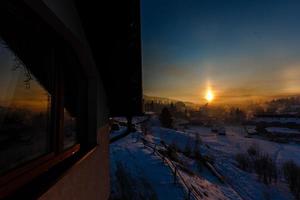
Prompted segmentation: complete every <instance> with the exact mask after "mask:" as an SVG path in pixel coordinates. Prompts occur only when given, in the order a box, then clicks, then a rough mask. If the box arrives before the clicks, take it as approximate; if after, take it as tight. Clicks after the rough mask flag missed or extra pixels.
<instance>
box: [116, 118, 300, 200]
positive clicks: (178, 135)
mask: <svg viewBox="0 0 300 200" xmlns="http://www.w3.org/2000/svg"><path fill="white" fill-rule="evenodd" d="M148 126H149V127H151V128H150V129H149V130H148V135H147V136H146V139H147V140H148V141H150V142H153V143H155V144H157V145H159V144H160V142H161V141H164V142H165V143H166V144H167V145H170V144H175V145H176V146H177V147H178V148H179V149H180V150H184V148H185V147H186V145H188V144H189V145H190V146H191V147H192V148H193V147H194V145H195V138H196V135H199V136H200V138H201V140H202V145H201V147H200V152H201V154H202V155H208V156H210V157H211V158H213V160H214V162H213V167H214V169H215V170H216V171H217V172H218V173H219V174H221V176H223V177H224V180H225V182H221V181H220V180H219V179H218V178H217V177H216V175H215V174H214V173H212V172H211V170H209V169H208V168H206V167H204V168H203V169H202V170H201V171H198V170H197V163H196V162H195V160H193V159H190V158H187V157H185V156H184V155H181V154H180V159H183V160H184V161H185V163H186V166H187V167H188V169H190V170H191V171H192V172H193V173H194V175H191V174H187V173H186V172H185V171H182V170H178V176H181V179H179V180H181V181H179V182H180V184H177V185H174V184H173V178H174V177H173V174H172V173H173V172H172V170H171V169H170V166H167V164H166V163H164V162H163V161H162V160H161V158H160V157H159V156H157V155H156V154H154V153H153V151H152V150H151V149H148V148H145V147H144V146H143V144H142V143H141V142H140V141H138V142H136V141H137V140H136V139H135V138H136V136H137V134H138V135H139V134H140V133H135V134H133V135H131V136H127V137H125V139H122V140H120V141H118V142H116V143H115V144H112V145H111V154H110V155H111V166H112V174H113V173H114V172H115V170H116V167H115V166H116V163H117V162H122V163H123V164H124V166H125V167H126V169H127V170H128V172H130V174H132V176H133V177H134V179H136V180H137V182H139V181H138V180H141V179H145V180H147V181H148V182H149V184H150V185H151V187H152V188H153V191H155V193H156V195H157V197H158V199H183V197H186V195H187V194H186V193H187V192H186V187H185V185H184V184H183V183H182V182H186V183H188V185H189V188H193V191H192V193H193V195H196V197H197V195H198V197H199V198H200V197H201V198H200V199H244V200H261V199H275V200H277V199H278V200H279V199H282V200H290V199H293V196H292V195H291V193H290V191H289V189H288V186H287V184H286V182H285V181H284V180H283V178H282V175H280V176H279V181H278V182H277V183H272V184H270V185H265V184H263V183H261V182H260V181H259V180H258V178H257V177H256V175H255V174H254V173H249V172H245V171H242V170H241V169H239V168H238V167H237V163H236V161H235V159H234V158H235V155H236V154H237V153H244V152H246V151H247V149H248V147H249V146H251V145H256V146H257V147H258V148H259V149H260V150H261V152H264V153H268V154H269V155H270V156H271V157H272V158H273V159H274V160H275V162H276V164H277V166H278V168H280V167H281V166H282V164H283V163H284V162H285V161H288V160H294V161H295V162H296V163H297V164H298V165H300V145H299V144H291V143H290V144H288V143H287V144H282V143H276V142H272V141H268V140H264V139H262V138H259V137H252V138H249V137H246V136H247V135H248V134H247V132H246V129H245V128H244V127H241V126H225V127H224V128H225V130H226V136H222V135H218V134H216V133H213V132H211V129H210V128H207V127H202V126H189V127H188V129H183V130H182V131H176V130H173V129H167V128H162V127H160V126H159V121H158V119H157V116H153V117H152V119H151V120H150V121H149V122H148ZM246 128H247V130H248V131H249V129H250V130H251V128H252V129H253V127H246ZM269 130H270V131H274V130H276V131H278V130H280V131H282V132H284V131H290V130H287V129H282V128H277V127H270V129H269ZM112 177H113V175H112ZM114 182H115V181H114Z"/></svg>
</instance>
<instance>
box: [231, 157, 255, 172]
mask: <svg viewBox="0 0 300 200" xmlns="http://www.w3.org/2000/svg"><path fill="white" fill-rule="evenodd" d="M235 160H236V161H237V163H238V167H239V168H240V169H242V170H244V171H250V169H251V165H250V160H249V158H248V155H247V154H244V153H239V154H236V156H235Z"/></svg>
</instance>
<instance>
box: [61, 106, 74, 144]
mask: <svg viewBox="0 0 300 200" xmlns="http://www.w3.org/2000/svg"><path fill="white" fill-rule="evenodd" d="M76 142H77V137H76V118H75V117H73V116H72V115H71V114H70V112H69V111H68V110H67V109H66V108H65V109H64V149H67V148H70V147H71V146H73V145H75V144H76Z"/></svg>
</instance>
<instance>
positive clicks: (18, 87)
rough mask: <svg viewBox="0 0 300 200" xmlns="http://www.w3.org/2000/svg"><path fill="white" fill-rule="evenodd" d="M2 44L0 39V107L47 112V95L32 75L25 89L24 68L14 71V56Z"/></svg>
mask: <svg viewBox="0 0 300 200" xmlns="http://www.w3.org/2000/svg"><path fill="white" fill-rule="evenodd" d="M2 43H3V40H2V39H1V38H0V106H3V107H13V108H22V109H23V108H25V109H29V110H31V111H37V112H41V111H47V109H48V93H47V92H46V90H45V89H44V88H43V87H42V86H41V85H40V84H39V83H38V82H37V81H36V79H35V78H34V76H33V75H32V74H31V76H32V78H33V80H31V81H30V87H26V85H25V83H24V80H26V76H25V72H26V71H25V67H24V66H23V67H19V68H17V69H15V65H16V61H15V55H14V54H13V52H12V51H11V50H10V49H9V48H8V47H4V46H3V45H2Z"/></svg>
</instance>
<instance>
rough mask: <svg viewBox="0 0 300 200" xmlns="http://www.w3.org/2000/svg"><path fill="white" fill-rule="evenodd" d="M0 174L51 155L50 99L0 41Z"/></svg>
mask: <svg viewBox="0 0 300 200" xmlns="http://www.w3.org/2000/svg"><path fill="white" fill-rule="evenodd" d="M0 41H1V45H0V158H1V159H0V174H3V173H4V172H6V171H8V170H10V169H12V168H15V167H17V166H19V165H21V164H23V163H25V162H27V161H30V160H33V159H35V158H37V157H40V156H42V155H45V154H47V153H49V152H50V151H51V148H50V139H51V138H50V134H49V120H50V110H51V95H50V94H49V93H48V92H47V91H46V90H45V89H44V88H43V86H41V84H40V83H39V82H38V81H37V79H36V78H35V77H34V75H33V74H32V73H31V72H30V71H29V69H28V68H27V67H26V66H25V65H24V64H23V63H22V61H20V60H19V59H18V58H17V57H16V56H15V55H14V53H13V52H12V51H11V50H10V49H9V48H8V47H7V45H6V44H5V42H4V41H3V40H2V39H1V38H0Z"/></svg>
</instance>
